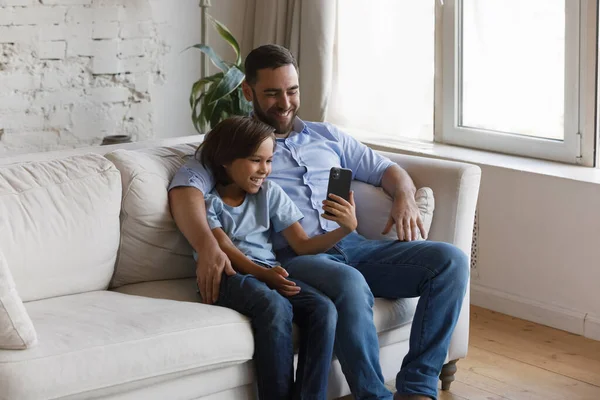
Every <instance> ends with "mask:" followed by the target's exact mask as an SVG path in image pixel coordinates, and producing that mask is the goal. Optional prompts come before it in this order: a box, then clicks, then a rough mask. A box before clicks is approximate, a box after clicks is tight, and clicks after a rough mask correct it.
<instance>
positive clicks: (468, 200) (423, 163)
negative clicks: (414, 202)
mask: <svg viewBox="0 0 600 400" xmlns="http://www.w3.org/2000/svg"><path fill="white" fill-rule="evenodd" d="M382 154H383V155H385V156H386V157H389V158H390V159H391V160H392V161H394V162H395V163H397V164H398V165H399V166H400V167H402V168H404V169H405V170H406V171H407V172H408V174H409V175H410V176H411V177H412V179H413V181H414V182H415V186H416V187H417V188H420V187H424V186H428V187H430V188H431V189H433V195H434V197H435V211H434V213H433V222H432V225H431V229H430V231H429V240H435V241H441V242H447V243H451V244H453V245H455V246H457V247H458V248H460V249H461V250H462V251H464V252H465V253H466V254H467V256H469V259H470V256H471V244H472V240H473V222H474V219H475V208H476V206H477V197H478V195H479V183H480V180H481V169H480V168H479V167H478V166H476V165H472V164H467V163H461V162H455V161H446V160H439V159H432V158H426V157H418V156H411V155H405V154H396V153H386V152H382ZM469 305H470V295H469V289H468V288H467V293H466V295H465V298H464V301H463V305H462V309H461V312H460V316H459V319H458V321H457V324H456V328H455V330H454V334H453V335H452V339H451V342H450V348H449V350H448V355H447V358H446V361H450V360H456V359H458V358H463V357H465V356H466V355H467V350H468V346H469V311H470V310H469Z"/></svg>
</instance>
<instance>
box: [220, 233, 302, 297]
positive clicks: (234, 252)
mask: <svg viewBox="0 0 600 400" xmlns="http://www.w3.org/2000/svg"><path fill="white" fill-rule="evenodd" d="M212 233H213V235H214V237H215V239H216V240H217V242H218V243H219V247H220V248H221V250H223V252H224V253H225V254H226V255H227V257H229V259H230V260H231V263H232V264H233V266H234V268H235V269H237V270H238V271H239V272H242V273H244V274H251V275H253V276H254V277H256V278H257V279H259V280H260V281H262V282H265V283H266V284H267V285H268V286H269V287H270V288H271V289H275V290H277V291H278V292H279V293H281V294H282V295H284V296H293V295H295V294H297V293H298V292H300V287H297V286H296V283H294V282H292V281H289V280H287V279H285V278H287V276H288V274H287V272H286V271H285V270H284V269H283V268H281V267H273V268H265V267H262V266H260V265H258V264H256V263H254V262H252V260H250V259H249V258H248V257H246V255H245V254H244V253H242V252H241V251H240V249H238V248H237V247H236V246H235V245H234V244H233V242H232V241H231V239H230V238H229V236H227V234H226V233H225V232H224V231H223V229H221V228H215V229H213V230H212Z"/></svg>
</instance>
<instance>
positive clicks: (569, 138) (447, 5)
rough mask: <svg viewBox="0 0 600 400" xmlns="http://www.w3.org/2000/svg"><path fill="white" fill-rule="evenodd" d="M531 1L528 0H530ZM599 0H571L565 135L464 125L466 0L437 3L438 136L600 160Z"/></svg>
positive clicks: (539, 154) (585, 161) (559, 157)
mask: <svg viewBox="0 0 600 400" xmlns="http://www.w3.org/2000/svg"><path fill="white" fill-rule="evenodd" d="M524 1H526V0H524ZM597 3H598V2H597V0H566V21H565V28H566V43H565V136H564V141H559V140H549V139H542V138H535V137H529V136H523V135H516V134H510V133H501V132H493V131H487V130H482V129H475V128H466V127H462V126H459V124H458V123H459V113H460V107H461V104H460V93H459V90H460V89H461V86H462V85H461V82H460V78H461V70H460V59H461V57H459V55H460V53H459V52H460V51H461V48H460V46H461V37H460V34H461V30H460V15H461V13H460V12H459V11H460V10H461V9H462V4H463V0H440V1H439V2H437V4H436V60H435V66H436V94H435V99H436V107H435V109H436V112H435V129H434V140H435V141H436V142H442V143H447V144H453V145H458V146H464V147H473V148H477V149H483V150H489V151H495V152H500V153H506V154H515V155H520V156H527V157H533V158H542V159H549V160H554V161H560V162H566V163H572V164H581V165H585V166H594V161H595V151H594V150H595V147H594V146H595V143H596V86H597V79H596V71H597V67H596V65H597V50H596V49H597V44H598V32H597V21H598V4H597Z"/></svg>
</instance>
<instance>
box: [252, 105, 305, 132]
mask: <svg viewBox="0 0 600 400" xmlns="http://www.w3.org/2000/svg"><path fill="white" fill-rule="evenodd" d="M252 107H253V108H254V115H256V118H258V119H259V120H261V121H262V122H264V123H266V124H269V125H271V126H272V127H273V128H275V133H276V134H278V135H285V134H287V133H290V132H291V130H292V126H293V125H294V119H296V114H297V113H298V111H297V110H293V111H292V118H291V119H290V123H289V124H287V125H286V126H282V125H281V123H280V122H279V121H277V119H276V118H275V117H271V116H269V115H268V114H267V113H265V112H264V111H263V110H262V109H261V108H260V106H259V105H258V102H257V101H253V102H252Z"/></svg>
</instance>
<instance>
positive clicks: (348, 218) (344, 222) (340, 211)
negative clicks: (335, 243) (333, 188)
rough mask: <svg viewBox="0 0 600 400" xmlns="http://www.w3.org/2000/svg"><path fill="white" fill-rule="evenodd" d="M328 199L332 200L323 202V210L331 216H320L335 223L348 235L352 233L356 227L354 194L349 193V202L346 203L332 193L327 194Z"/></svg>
mask: <svg viewBox="0 0 600 400" xmlns="http://www.w3.org/2000/svg"><path fill="white" fill-rule="evenodd" d="M329 198H330V199H332V200H324V201H323V210H325V211H327V212H329V213H331V214H333V215H327V214H321V216H322V217H323V218H325V219H328V220H330V221H335V222H337V223H338V224H339V225H340V226H341V227H342V228H344V229H345V230H346V231H347V232H348V233H350V232H353V231H354V230H355V229H356V227H357V226H358V221H357V220H356V210H355V207H354V192H353V191H350V196H349V197H348V199H349V200H350V201H346V200H344V199H343V198H341V197H340V196H337V195H335V194H333V193H330V194H329ZM333 200H335V201H333Z"/></svg>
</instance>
